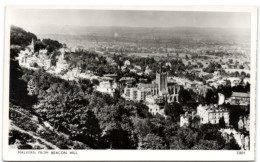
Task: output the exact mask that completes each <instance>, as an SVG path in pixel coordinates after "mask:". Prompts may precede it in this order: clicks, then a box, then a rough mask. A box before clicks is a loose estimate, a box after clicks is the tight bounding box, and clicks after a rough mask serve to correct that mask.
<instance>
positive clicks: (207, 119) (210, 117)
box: [197, 105, 229, 126]
mask: <svg viewBox="0 0 260 162" xmlns="http://www.w3.org/2000/svg"><path fill="white" fill-rule="evenodd" d="M197 115H199V117H200V120H201V121H200V122H201V123H202V124H207V123H211V124H218V123H219V120H220V118H222V117H224V121H225V124H226V126H228V125H229V111H228V110H227V109H226V108H223V107H219V106H218V105H205V106H202V105H199V106H198V107H197Z"/></svg>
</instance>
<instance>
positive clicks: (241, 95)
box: [231, 92, 250, 98]
mask: <svg viewBox="0 0 260 162" xmlns="http://www.w3.org/2000/svg"><path fill="white" fill-rule="evenodd" d="M231 97H246V98H249V97H250V93H244V92H232V95H231Z"/></svg>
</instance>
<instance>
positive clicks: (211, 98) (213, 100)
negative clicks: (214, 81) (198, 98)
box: [205, 89, 218, 104]
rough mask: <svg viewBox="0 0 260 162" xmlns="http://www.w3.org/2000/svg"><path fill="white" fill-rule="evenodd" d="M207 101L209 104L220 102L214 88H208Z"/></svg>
mask: <svg viewBox="0 0 260 162" xmlns="http://www.w3.org/2000/svg"><path fill="white" fill-rule="evenodd" d="M205 100H206V102H207V103H208V104H217V102H218V95H217V94H216V93H215V92H214V91H213V90H211V89H210V90H208V91H207V93H206V98H205Z"/></svg>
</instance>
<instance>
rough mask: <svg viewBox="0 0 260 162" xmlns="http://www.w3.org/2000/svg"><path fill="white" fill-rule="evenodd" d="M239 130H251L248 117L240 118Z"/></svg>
mask: <svg viewBox="0 0 260 162" xmlns="http://www.w3.org/2000/svg"><path fill="white" fill-rule="evenodd" d="M238 130H246V131H249V130H250V120H249V117H248V116H244V117H242V116H240V118H239V121H238Z"/></svg>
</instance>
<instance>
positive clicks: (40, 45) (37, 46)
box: [34, 41, 46, 52]
mask: <svg viewBox="0 0 260 162" xmlns="http://www.w3.org/2000/svg"><path fill="white" fill-rule="evenodd" d="M45 48H46V45H45V44H44V43H42V42H41V41H36V42H35V44H34V51H35V52H39V51H40V50H41V49H45Z"/></svg>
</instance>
